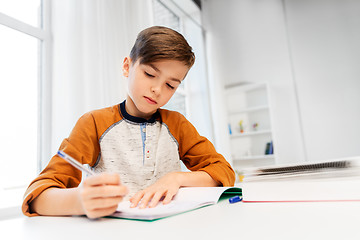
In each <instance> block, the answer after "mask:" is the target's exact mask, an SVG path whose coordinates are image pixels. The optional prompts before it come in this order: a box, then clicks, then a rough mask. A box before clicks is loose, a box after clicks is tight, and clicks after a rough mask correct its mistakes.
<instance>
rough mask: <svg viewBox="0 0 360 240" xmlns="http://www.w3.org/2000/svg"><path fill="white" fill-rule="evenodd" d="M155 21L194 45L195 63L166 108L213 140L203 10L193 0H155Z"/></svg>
mask: <svg viewBox="0 0 360 240" xmlns="http://www.w3.org/2000/svg"><path fill="white" fill-rule="evenodd" d="M153 13H154V24H155V25H162V26H167V27H170V28H172V29H174V30H177V31H179V32H180V33H181V34H183V35H184V37H185V38H186V39H187V41H188V42H189V44H190V46H192V48H193V51H194V53H195V58H196V60H195V64H194V66H193V67H192V68H191V70H190V71H189V73H188V75H187V77H186V79H185V81H183V82H182V83H181V85H180V86H181V88H178V90H177V91H176V93H175V94H174V96H173V97H172V98H171V99H170V101H169V102H168V103H167V104H166V105H165V106H164V108H167V109H170V110H175V111H178V112H180V113H182V114H183V115H185V116H186V118H187V119H188V120H189V121H190V122H191V123H192V124H194V126H195V127H196V129H197V130H198V132H199V133H200V134H201V135H203V136H205V137H207V138H208V139H209V140H210V141H213V127H212V116H211V110H210V98H209V91H208V89H209V85H208V77H207V67H206V60H205V59H206V54H205V44H204V42H205V41H204V36H205V30H204V29H203V28H202V25H201V12H200V9H199V8H198V6H196V4H195V3H194V2H193V1H191V0H153Z"/></svg>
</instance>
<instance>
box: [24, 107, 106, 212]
mask: <svg viewBox="0 0 360 240" xmlns="http://www.w3.org/2000/svg"><path fill="white" fill-rule="evenodd" d="M59 149H60V150H62V151H64V152H66V153H67V154H69V155H70V156H72V157H73V158H75V159H76V160H78V161H80V162H81V163H82V164H89V165H90V166H92V165H94V164H95V162H96V160H97V157H98V155H99V151H100V147H99V144H98V133H97V126H96V124H95V119H94V116H93V115H92V114H91V113H87V114H85V115H83V116H82V117H81V118H80V119H79V120H78V122H77V123H76V125H75V127H74V128H73V130H72V132H71V134H70V136H69V137H68V138H66V139H64V140H63V142H62V144H61V146H60V148H59ZM80 182H81V171H79V170H77V169H76V168H74V167H73V166H71V165H70V164H69V163H67V162H66V161H65V160H63V159H62V158H60V157H59V156H57V155H55V156H53V157H52V158H51V160H50V162H49V163H48V165H47V166H46V167H45V169H44V170H43V171H42V172H41V173H40V175H39V176H38V177H37V178H36V179H34V180H33V181H32V182H31V183H30V185H29V187H28V189H27V190H26V192H25V195H24V200H23V204H22V212H23V213H24V214H25V215H27V216H36V215H38V214H37V213H33V212H31V211H30V204H31V202H32V201H33V200H34V199H35V198H36V197H37V196H39V195H40V194H41V193H42V192H43V191H44V190H46V189H48V188H51V187H56V188H74V187H77V186H78V185H79V183H80Z"/></svg>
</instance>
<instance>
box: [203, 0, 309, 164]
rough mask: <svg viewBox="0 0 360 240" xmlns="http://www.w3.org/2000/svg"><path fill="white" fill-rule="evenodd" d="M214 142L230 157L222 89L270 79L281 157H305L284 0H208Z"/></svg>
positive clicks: (205, 13)
mask: <svg viewBox="0 0 360 240" xmlns="http://www.w3.org/2000/svg"><path fill="white" fill-rule="evenodd" d="M202 3H203V23H204V26H205V29H206V31H207V36H206V37H207V48H208V52H209V72H210V77H211V78H210V81H211V82H212V89H213V91H212V96H213V99H214V100H213V102H212V104H213V112H214V113H215V114H214V123H215V137H216V141H215V142H216V147H217V148H218V150H219V151H220V152H222V151H223V153H224V154H225V156H227V157H228V159H229V158H230V157H229V155H230V154H229V151H230V149H229V147H228V146H229V140H228V137H227V134H228V131H227V118H226V111H225V109H224V107H225V104H224V101H223V100H222V99H223V97H224V95H223V92H222V91H221V89H223V87H224V85H225V84H230V83H234V82H269V89H270V98H271V99H270V100H271V104H272V112H273V114H272V115H273V126H274V132H275V134H274V146H275V153H276V155H277V158H278V161H279V162H297V161H304V154H303V153H304V150H303V145H302V138H301V131H300V123H299V115H298V111H297V110H298V108H297V102H296V98H295V94H294V84H293V76H292V68H291V64H290V56H289V51H288V45H287V38H286V29H285V24H284V14H283V7H282V3H281V0H258V1H252V0H241V1H239V0H224V1H217V0H205V1H203V2H202Z"/></svg>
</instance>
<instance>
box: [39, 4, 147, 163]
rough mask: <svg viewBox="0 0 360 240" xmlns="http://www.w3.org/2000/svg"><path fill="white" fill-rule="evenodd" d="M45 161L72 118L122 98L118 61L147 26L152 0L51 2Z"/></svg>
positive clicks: (64, 133) (56, 145)
mask: <svg viewBox="0 0 360 240" xmlns="http://www.w3.org/2000/svg"><path fill="white" fill-rule="evenodd" d="M51 16H52V19H51V29H52V39H53V44H52V46H53V48H52V49H53V51H52V79H51V81H52V90H51V91H52V99H51V105H52V112H51V113H46V114H49V116H50V117H49V119H51V122H52V127H51V129H52V132H51V133H47V134H51V136H50V139H51V142H50V143H48V144H49V148H48V149H51V150H50V151H49V153H48V154H45V155H48V157H49V158H48V159H44V160H43V161H44V162H43V165H44V164H46V162H47V161H48V160H49V159H50V157H51V156H52V155H53V154H54V153H55V152H56V150H57V149H58V147H59V146H60V143H61V141H62V140H63V139H64V138H66V137H67V136H68V135H69V133H70V131H71V129H72V128H73V126H74V125H75V123H76V121H77V119H78V118H79V117H80V116H81V115H82V114H84V113H85V112H87V111H90V110H93V109H97V108H103V107H107V106H111V105H114V104H118V103H120V102H121V101H123V100H124V99H125V96H126V81H125V80H126V79H125V78H123V77H122V61H123V59H124V57H125V56H127V55H129V53H130V49H131V47H132V45H133V44H134V41H135V38H136V35H137V33H138V32H139V31H141V30H142V29H144V28H146V27H149V26H151V25H152V1H151V0H106V1H102V0H52V1H51Z"/></svg>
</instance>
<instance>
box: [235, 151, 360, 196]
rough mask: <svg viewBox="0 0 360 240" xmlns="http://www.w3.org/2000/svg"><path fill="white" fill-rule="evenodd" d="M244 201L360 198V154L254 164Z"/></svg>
mask: <svg viewBox="0 0 360 240" xmlns="http://www.w3.org/2000/svg"><path fill="white" fill-rule="evenodd" d="M241 187H242V194H243V202H307V201H360V158H349V159H341V160H332V161H322V162H316V163H307V164H291V165H281V166H275V167H264V168H251V169H247V170H245V171H244V179H243V182H242V184H241Z"/></svg>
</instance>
